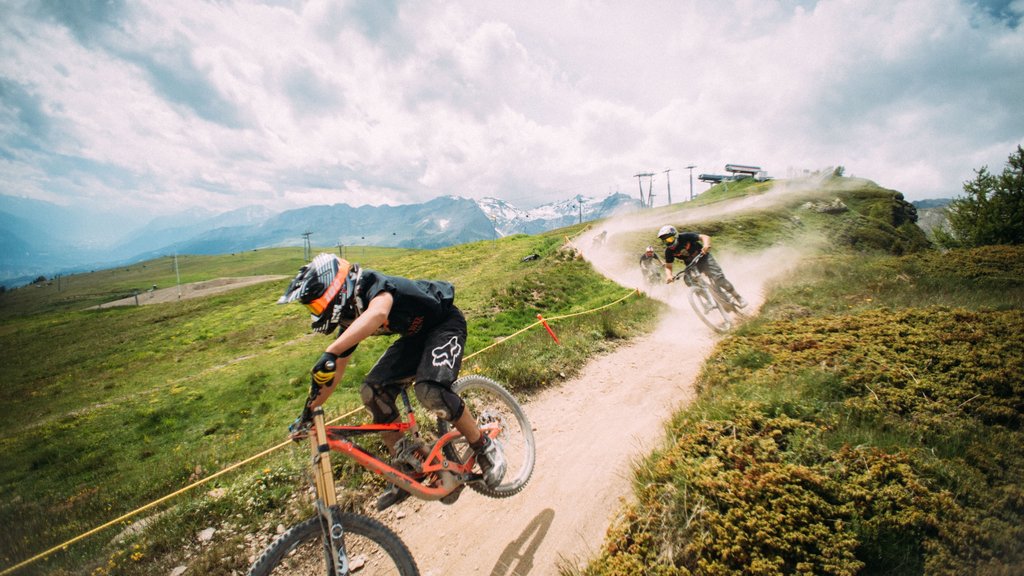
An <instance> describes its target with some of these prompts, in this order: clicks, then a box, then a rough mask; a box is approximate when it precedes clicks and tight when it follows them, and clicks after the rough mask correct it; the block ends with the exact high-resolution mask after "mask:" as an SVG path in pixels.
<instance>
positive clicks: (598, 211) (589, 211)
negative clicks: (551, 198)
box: [477, 193, 640, 236]
mask: <svg viewBox="0 0 1024 576" xmlns="http://www.w3.org/2000/svg"><path fill="white" fill-rule="evenodd" d="M477 205H479V206H480V209H481V210H483V212H484V214H486V215H487V218H488V219H489V220H490V221H491V222H492V223H493V224H494V229H495V231H496V232H497V233H498V234H499V235H501V236H508V235H510V234H537V233H539V232H544V231H545V230H551V229H553V228H560V227H562V226H568V225H570V224H574V223H576V222H579V221H588V220H596V219H598V218H607V217H608V216H611V215H613V214H618V213H621V212H625V211H632V210H637V209H639V208H640V202H639V201H637V200H636V199H634V198H633V197H631V196H628V195H626V194H622V193H616V194H611V195H609V196H607V197H605V198H603V199H596V198H592V197H589V196H582V195H579V194H577V195H576V196H573V197H572V198H569V199H567V200H561V201H559V202H551V203H549V204H543V205H541V206H537V207H535V208H529V209H523V208H518V207H516V206H514V205H512V204H511V203H509V202H507V201H505V200H500V199H498V198H482V199H480V200H477Z"/></svg>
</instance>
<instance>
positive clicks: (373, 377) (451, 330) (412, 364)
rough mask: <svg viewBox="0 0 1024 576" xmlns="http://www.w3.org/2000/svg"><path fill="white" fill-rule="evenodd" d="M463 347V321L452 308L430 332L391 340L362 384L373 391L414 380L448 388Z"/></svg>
mask: <svg viewBox="0 0 1024 576" xmlns="http://www.w3.org/2000/svg"><path fill="white" fill-rule="evenodd" d="M465 347H466V318H465V317H464V316H463V315H462V311H461V310H459V309H458V308H456V307H455V306H452V307H451V311H450V312H449V314H448V317H447V318H445V319H444V320H442V321H441V322H440V323H439V324H437V325H435V326H434V327H433V328H430V329H428V330H425V331H423V332H421V333H419V334H417V335H415V336H403V337H401V338H399V339H398V340H395V342H394V343H393V344H391V346H390V347H388V349H387V350H386V351H385V352H384V354H383V355H382V356H381V357H380V359H379V360H377V363H376V364H375V365H374V366H373V368H371V369H370V373H369V374H367V375H366V379H365V380H364V381H365V382H366V383H367V384H369V385H371V386H375V387H376V386H379V385H385V384H393V383H397V382H403V381H406V380H409V379H410V378H415V380H416V381H417V382H423V381H430V382H436V383H438V384H441V385H443V386H449V387H450V386H451V385H452V382H455V379H456V378H458V377H459V369H460V368H461V367H462V352H463V349H464V348H465Z"/></svg>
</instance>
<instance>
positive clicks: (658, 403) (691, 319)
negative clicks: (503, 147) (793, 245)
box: [384, 221, 785, 576]
mask: <svg viewBox="0 0 1024 576" xmlns="http://www.w3.org/2000/svg"><path fill="white" fill-rule="evenodd" d="M632 226H642V227H643V229H645V230H646V229H649V228H651V227H652V226H651V223H650V222H639V221H637V222H635V223H634V224H632V225H630V224H628V223H626V224H622V225H621V226H620V228H619V231H622V230H624V229H626V228H630V227H632ZM654 230H657V227H656V226H654ZM594 232H597V230H595V231H594ZM614 240H615V239H614V234H610V235H609V242H608V243H607V244H606V245H605V246H604V247H600V248H589V247H591V236H587V235H585V236H584V237H583V238H581V239H580V240H579V242H578V245H579V246H580V247H581V248H583V249H584V253H585V256H586V257H587V259H588V260H590V261H591V262H592V263H593V264H594V266H595V268H596V269H598V270H599V271H601V272H602V273H603V274H605V275H606V276H608V277H610V278H612V279H614V280H616V281H617V282H619V283H620V284H622V285H623V286H627V287H633V286H638V285H640V284H639V283H640V272H639V269H638V267H637V264H636V261H637V260H636V258H638V257H639V253H637V254H636V255H635V257H634V256H633V255H632V254H624V253H622V251H621V250H618V251H617V250H616V249H615V248H614V246H615V241H614ZM778 250H780V252H779V253H776V254H762V255H760V256H758V257H747V258H729V257H727V256H726V255H720V256H719V258H718V259H719V261H720V263H721V264H722V266H723V268H724V269H725V272H726V274H727V276H728V277H729V278H730V280H732V281H733V283H734V284H735V285H736V286H737V288H738V289H739V290H740V292H741V293H743V294H744V296H745V297H746V298H747V300H748V301H749V302H750V306H749V307H748V311H750V312H752V313H753V312H755V311H756V310H757V308H758V307H759V306H760V305H761V302H762V294H761V292H762V288H763V286H764V282H765V280H766V279H767V278H768V277H769V276H771V275H773V274H778V273H781V272H782V270H781V269H780V268H779V267H778V265H777V263H778V262H780V261H785V259H784V258H783V252H782V251H781V250H782V249H778ZM683 288H684V287H683V286H682V284H679V285H672V286H659V287H655V288H654V289H653V290H652V291H651V296H652V297H655V298H659V299H662V300H664V301H665V302H666V303H668V304H669V305H670V311H669V312H668V313H667V314H666V315H665V316H664V317H663V318H662V319H661V321H660V323H659V326H658V327H657V329H656V330H655V331H654V332H652V333H651V334H648V335H646V336H643V337H640V338H637V339H635V340H633V341H631V342H630V343H628V344H625V345H623V346H621V347H619V348H617V349H616V350H614V351H612V352H610V353H608V354H606V355H603V356H601V357H598V358H595V359H593V360H592V361H591V362H590V363H588V364H587V366H586V367H585V368H584V369H583V371H582V373H581V374H580V375H579V376H578V377H576V378H574V379H572V380H570V381H567V382H565V383H564V384H563V385H561V386H559V387H558V388H555V389H550V390H546V391H544V392H542V393H540V394H538V395H537V396H536V397H534V398H531V399H530V400H529V401H528V402H526V403H524V407H525V410H526V413H527V415H528V416H529V418H530V420H531V423H532V424H533V427H534V434H535V437H536V440H537V463H536V468H535V472H534V475H533V478H532V479H531V481H530V484H529V485H528V486H527V488H526V489H525V490H524V491H523V492H522V493H520V494H518V495H516V496H513V497H511V498H508V499H505V500H493V499H488V498H484V497H482V496H480V495H478V494H476V493H475V492H471V491H470V490H466V491H465V492H464V493H463V496H462V498H461V499H460V500H459V501H458V502H457V503H456V504H454V505H452V506H445V505H443V504H440V503H427V502H422V501H416V500H412V499H410V500H407V501H406V502H404V503H402V504H400V505H398V506H395V507H394V508H392V509H390V510H388V511H387V512H386V513H385V514H386V516H385V519H384V520H385V522H386V523H387V524H388V525H389V526H391V527H392V528H394V529H395V530H396V531H397V532H398V533H399V534H400V535H401V537H402V539H403V540H404V541H405V542H406V544H407V545H408V546H409V548H410V550H411V551H412V553H413V556H414V557H415V558H416V561H417V563H418V565H419V567H420V571H421V572H422V573H423V574H424V576H442V575H459V576H462V575H477V574H481V575H492V576H512V575H516V576H525V575H527V574H530V575H535V576H548V575H554V574H558V569H559V567H561V566H582V565H584V564H585V563H586V562H587V561H588V560H589V559H590V558H592V557H593V555H594V554H595V553H596V552H597V551H598V549H599V548H600V546H601V544H602V542H603V539H604V536H605V532H606V531H607V529H608V526H609V525H610V522H611V520H612V519H613V517H614V515H615V514H616V513H617V512H618V511H619V503H620V501H621V499H623V498H629V497H631V485H630V484H631V464H632V463H633V462H634V461H636V460H637V459H638V458H639V457H641V456H643V455H644V454H646V453H648V452H650V450H651V449H652V448H653V447H654V446H656V445H657V443H658V442H660V441H661V439H662V437H663V431H664V428H663V423H664V422H665V421H666V419H667V418H668V417H669V416H670V415H671V414H672V413H673V412H674V411H675V410H677V409H678V408H680V407H681V406H683V405H685V404H686V403H688V402H690V401H691V400H692V399H693V396H694V391H693V389H694V381H695V378H696V376H697V374H698V371H699V370H700V367H701V365H702V364H703V361H704V359H705V358H706V357H707V355H708V354H709V353H710V351H711V349H712V348H713V346H714V343H715V336H714V335H713V334H712V333H711V332H710V331H709V330H708V329H707V328H705V327H704V325H703V324H702V323H701V322H700V321H699V320H698V319H697V317H696V316H695V315H694V313H693V312H692V311H691V310H690V309H689V306H688V305H687V304H686V303H685V297H684V296H683V294H684V293H683Z"/></svg>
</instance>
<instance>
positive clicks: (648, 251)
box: [644, 246, 654, 256]
mask: <svg viewBox="0 0 1024 576" xmlns="http://www.w3.org/2000/svg"><path fill="white" fill-rule="evenodd" d="M644 254H647V255H648V256H653V255H654V246H648V247H647V249H646V250H644Z"/></svg>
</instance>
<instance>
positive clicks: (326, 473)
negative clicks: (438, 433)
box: [310, 389, 501, 506]
mask: <svg viewBox="0 0 1024 576" xmlns="http://www.w3.org/2000/svg"><path fill="white" fill-rule="evenodd" d="M402 400H403V402H404V404H405V408H406V417H407V418H406V419H405V420H399V421H397V422H393V423H390V424H358V425H351V426H327V425H326V424H325V423H324V422H323V420H322V414H323V410H322V409H321V408H317V409H316V411H314V418H313V429H314V432H315V434H314V435H311V436H310V438H311V441H313V442H314V443H315V446H314V458H316V457H317V456H319V466H317V462H314V470H315V472H314V475H317V472H316V471H318V472H319V476H318V478H317V483H316V488H317V494H320V493H321V489H323V490H324V491H325V492H326V493H327V494H328V496H329V499H328V498H325V499H324V501H325V504H327V505H328V506H332V505H334V503H336V500H337V497H336V495H335V493H334V476H333V473H332V470H331V468H330V461H329V454H330V452H339V453H341V454H342V455H344V456H345V457H347V458H350V459H352V460H353V461H355V462H356V463H357V464H359V465H360V466H362V467H363V468H365V469H367V470H369V471H371V472H373V473H375V474H379V475H381V476H383V477H385V478H387V479H388V481H389V482H391V483H393V484H394V485H396V486H398V487H399V488H401V489H403V490H405V491H406V492H409V493H410V494H412V495H413V496H416V497H417V498H420V499H422V500H440V499H442V498H444V497H445V496H448V495H449V494H451V493H452V492H454V491H456V490H457V489H459V488H460V487H461V486H462V485H464V484H467V483H469V482H475V481H478V480H481V479H482V478H483V477H482V476H481V475H480V474H478V473H475V472H473V471H472V470H473V465H474V464H475V462H476V457H475V455H474V454H472V453H470V454H469V456H468V458H466V461H465V462H462V463H459V462H456V461H453V460H450V459H449V458H448V457H447V456H445V454H444V447H445V446H447V445H448V444H450V443H451V442H453V441H456V440H458V439H460V438H462V437H463V436H462V433H461V432H459V431H458V430H455V429H452V430H451V431H449V432H448V433H446V434H445V435H444V436H442V437H441V438H439V439H438V440H437V442H435V443H434V445H433V446H432V447H431V449H430V452H429V453H428V454H427V455H426V456H425V457H424V458H423V462H422V469H423V471H422V472H421V473H419V472H418V473H416V474H415V475H409V474H408V473H406V472H403V471H401V470H399V469H397V468H395V467H394V466H392V465H391V464H390V463H388V462H385V461H383V460H381V459H380V458H379V457H377V456H376V455H375V454H373V453H371V452H369V451H367V450H364V449H363V448H362V447H360V446H359V445H358V444H356V443H355V442H354V441H353V440H352V439H351V437H353V436H363V435H368V434H380V433H384V432H396V433H399V434H407V433H412V434H413V435H415V436H417V437H418V435H419V432H418V430H419V428H418V425H417V423H416V413H415V412H414V411H413V409H412V405H411V404H410V402H409V397H408V393H407V392H406V390H405V389H403V390H402ZM317 412H319V413H320V414H321V420H320V421H319V422H318V420H317V418H316V413H317ZM480 432H481V433H482V434H487V435H488V436H490V437H491V438H492V439H494V438H496V437H497V436H498V434H499V433H500V432H501V431H500V430H499V429H498V426H497V424H488V425H484V426H481V427H480ZM321 436H323V438H321ZM325 463H326V464H325Z"/></svg>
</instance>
